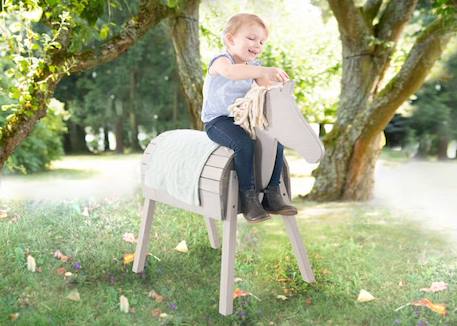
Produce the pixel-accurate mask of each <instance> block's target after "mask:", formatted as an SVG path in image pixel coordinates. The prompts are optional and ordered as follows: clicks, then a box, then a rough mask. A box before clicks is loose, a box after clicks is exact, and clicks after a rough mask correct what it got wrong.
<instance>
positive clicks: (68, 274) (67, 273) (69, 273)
mask: <svg viewBox="0 0 457 326" xmlns="http://www.w3.org/2000/svg"><path fill="white" fill-rule="evenodd" d="M72 275H73V274H72V272H65V274H64V276H65V277H70V276H72Z"/></svg>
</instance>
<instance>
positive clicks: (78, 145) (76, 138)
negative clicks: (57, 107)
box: [64, 120, 90, 154]
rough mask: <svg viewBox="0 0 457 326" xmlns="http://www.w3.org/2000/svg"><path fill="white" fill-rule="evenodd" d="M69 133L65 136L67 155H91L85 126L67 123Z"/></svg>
mask: <svg viewBox="0 0 457 326" xmlns="http://www.w3.org/2000/svg"><path fill="white" fill-rule="evenodd" d="M66 124H67V128H68V133H66V134H65V141H64V149H65V154H74V153H90V151H89V148H87V145H86V131H85V130H84V127H83V126H80V125H79V124H76V123H74V122H73V121H71V120H68V121H67V123H66Z"/></svg>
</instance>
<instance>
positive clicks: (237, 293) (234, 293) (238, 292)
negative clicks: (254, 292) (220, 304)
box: [233, 288, 251, 299]
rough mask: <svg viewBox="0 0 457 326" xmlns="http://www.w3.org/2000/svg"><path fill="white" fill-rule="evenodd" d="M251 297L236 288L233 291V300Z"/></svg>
mask: <svg viewBox="0 0 457 326" xmlns="http://www.w3.org/2000/svg"><path fill="white" fill-rule="evenodd" d="M248 295H251V293H249V292H246V291H243V290H240V289H239V288H236V289H235V291H233V299H236V298H239V297H245V296H248Z"/></svg>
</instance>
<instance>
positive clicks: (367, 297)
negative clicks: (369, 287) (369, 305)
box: [357, 289, 375, 302]
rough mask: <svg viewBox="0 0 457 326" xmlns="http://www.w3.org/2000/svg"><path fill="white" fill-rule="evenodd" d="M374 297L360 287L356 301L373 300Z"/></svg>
mask: <svg viewBox="0 0 457 326" xmlns="http://www.w3.org/2000/svg"><path fill="white" fill-rule="evenodd" d="M374 299H375V297H374V296H372V295H371V293H370V292H368V291H366V290H364V289H362V290H360V293H359V296H358V297H357V301H358V302H368V301H372V300H374Z"/></svg>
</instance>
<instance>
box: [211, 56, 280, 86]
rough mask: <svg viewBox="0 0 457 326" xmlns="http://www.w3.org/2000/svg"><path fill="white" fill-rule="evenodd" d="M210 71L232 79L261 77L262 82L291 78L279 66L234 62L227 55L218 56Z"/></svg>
mask: <svg viewBox="0 0 457 326" xmlns="http://www.w3.org/2000/svg"><path fill="white" fill-rule="evenodd" d="M209 73H210V74H220V75H222V76H224V77H225V78H228V79H232V80H240V79H256V80H257V79H259V80H260V82H262V83H263V82H267V81H280V82H284V81H286V80H288V79H289V76H287V74H286V73H285V72H284V71H283V70H281V69H279V68H274V67H260V66H253V65H246V64H232V63H231V62H230V60H229V59H228V58H226V57H220V58H217V59H216V60H215V61H214V63H213V64H212V65H211V67H210V68H209Z"/></svg>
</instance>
